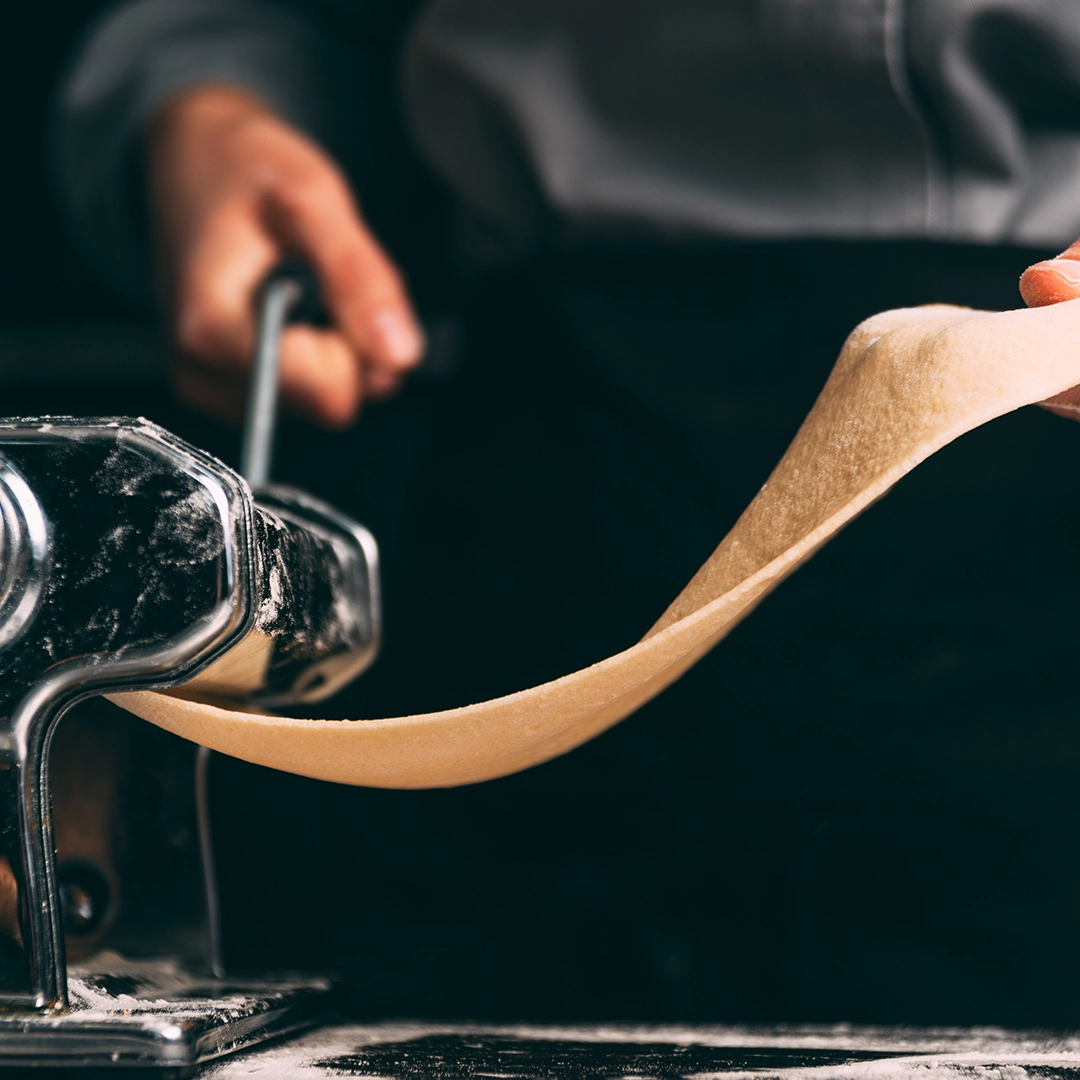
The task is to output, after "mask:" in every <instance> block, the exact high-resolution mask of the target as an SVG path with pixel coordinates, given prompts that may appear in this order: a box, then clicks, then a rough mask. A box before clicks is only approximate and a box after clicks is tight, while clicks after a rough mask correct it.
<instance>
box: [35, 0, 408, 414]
mask: <svg viewBox="0 0 1080 1080" xmlns="http://www.w3.org/2000/svg"><path fill="white" fill-rule="evenodd" d="M341 58H342V53H341V50H340V49H336V48H335V47H334V46H332V45H330V44H328V43H326V42H325V41H322V40H321V39H320V38H319V36H318V34H317V33H316V32H315V31H314V29H313V28H312V27H310V26H308V25H307V24H306V23H305V22H304V21H303V20H301V19H299V18H297V17H295V16H293V15H291V14H289V13H287V12H285V11H283V10H282V9H279V8H277V7H274V6H272V5H269V4H266V5H264V4H261V3H258V2H256V0H140V2H138V3H134V4H130V5H127V6H125V7H123V8H121V9H120V10H119V11H118V12H116V13H115V14H113V15H112V16H111V17H110V18H109V19H107V20H106V21H105V22H104V23H103V24H102V25H101V26H99V27H98V28H97V30H96V31H95V32H94V33H93V34H92V35H91V37H90V38H89V40H88V42H87V44H86V46H85V47H84V49H83V51H82V53H81V54H80V57H79V59H78V61H77V63H76V65H75V67H74V69H73V71H72V73H71V75H70V77H69V78H68V79H67V81H66V82H65V84H64V87H63V88H62V90H61V93H60V96H59V101H58V108H57V124H56V133H55V139H54V147H55V161H56V173H57V182H58V187H59V190H60V195H61V199H62V201H63V203H64V204H65V207H66V209H67V211H68V215H69V218H70V219H71V222H72V226H73V229H74V232H75V234H76V236H77V237H78V238H79V239H80V240H81V242H82V246H83V248H84V250H86V252H87V254H88V256H89V258H90V259H91V261H92V262H94V263H95V264H96V265H97V266H98V268H99V269H100V270H101V271H102V272H103V273H105V274H106V275H107V276H108V277H110V278H111V279H112V280H113V282H114V283H115V284H118V285H119V286H120V287H121V288H126V290H127V291H128V292H129V293H138V292H140V291H141V292H142V293H143V294H147V293H149V292H150V291H151V288H150V286H149V283H150V281H151V279H152V276H156V278H157V281H158V291H159V294H160V296H161V299H162V300H163V302H164V305H165V307H166V309H167V311H168V312H169V316H170V318H171V320H172V323H173V326H174V330H175V336H176V339H177V343H178V345H179V350H180V356H179V361H178V364H177V367H176V386H177V389H178V391H179V393H180V394H181V396H182V397H183V398H184V399H185V400H187V401H188V402H190V403H191V404H193V405H195V406H196V407H199V408H202V409H204V410H206V411H208V412H211V413H213V414H215V415H218V416H221V417H223V418H227V419H230V420H235V419H237V418H238V417H239V414H240V411H241V406H242V399H243V396H244V393H245V387H246V365H247V363H248V360H249V353H250V348H251V342H252V338H253V323H252V311H251V308H252V297H253V295H254V291H255V289H256V287H257V285H258V283H259V281H260V280H261V279H262V277H263V276H264V275H265V273H266V272H267V271H268V270H269V269H270V268H271V267H272V266H273V265H274V263H275V262H277V261H278V260H279V259H280V258H281V257H282V256H283V255H286V254H299V255H301V256H303V257H305V258H307V259H308V260H309V261H310V262H311V264H312V266H313V268H314V270H315V271H316V273H317V275H318V277H319V279H320V282H321V285H322V288H323V292H324V299H325V301H326V304H327V307H328V309H329V311H330V314H331V316H332V318H333V320H334V329H332V330H326V331H317V330H313V329H302V328H294V329H290V330H289V331H288V332H287V334H286V339H285V342H284V346H283V351H282V372H281V377H282V390H283V398H284V400H285V402H286V404H288V405H290V406H291V407H292V408H294V409H295V410H296V411H298V412H301V413H302V414H304V415H306V416H308V417H310V418H311V419H314V420H316V421H318V422H321V423H324V424H328V425H330V426H340V425H343V424H347V423H349V422H350V421H351V420H352V419H353V418H354V417H355V415H356V412H357V410H358V409H359V406H360V403H361V400H362V399H363V398H364V397H365V396H368V397H378V396H382V395H385V394H387V393H389V392H391V391H392V390H393V389H394V387H395V386H396V385H397V384H398V382H399V381H400V379H401V377H402V376H403V374H404V373H405V372H406V371H407V370H408V369H409V368H411V367H412V366H414V365H415V364H416V363H417V362H418V360H419V358H420V354H421V352H422V348H423V343H422V339H421V335H420V331H419V329H418V326H417V322H416V319H415V316H414V315H413V312H412V309H411V305H410V303H409V301H408V298H407V296H406V293H405V290H404V287H403V285H402V282H401V280H400V276H399V274H398V273H397V271H396V269H395V268H394V266H393V265H392V263H391V262H390V260H389V259H388V257H387V256H386V255H385V253H384V252H383V251H382V250H381V248H380V247H379V245H378V243H377V241H376V240H375V239H374V237H373V236H372V235H371V233H370V232H369V230H368V229H367V228H366V226H365V225H364V223H363V221H362V219H361V217H360V214H359V212H358V210H357V207H356V204H355V202H354V199H353V197H352V195H351V193H350V191H349V187H348V184H347V182H346V180H345V178H344V177H343V175H342V173H341V171H340V169H339V168H338V166H337V165H336V164H335V162H334V161H333V160H332V158H331V157H330V155H329V154H328V153H327V151H326V150H325V149H323V148H322V145H320V143H321V141H322V139H323V136H325V135H328V134H331V132H330V128H331V126H332V124H333V122H334V117H333V109H332V107H331V104H332V103H331V101H330V99H331V98H332V97H333V94H332V93H331V92H330V90H329V89H328V87H329V86H330V85H331V84H330V82H329V81H328V80H327V79H326V75H327V68H328V66H329V65H331V64H333V63H338V64H339V65H340V63H341ZM338 122H339V123H340V118H338ZM140 189H145V198H144V199H142V200H140V199H139V198H137V197H135V196H138V195H141V194H143V191H142V190H140ZM140 205H142V206H144V212H143V213H142V214H140V213H139V207H140ZM148 233H151V234H152V246H153V247H154V248H155V251H156V256H157V258H156V264H157V266H156V269H157V273H156V275H151V272H150V263H149V255H148V252H149V250H150V247H151V242H150V241H151V237H148V235H147V234H148Z"/></svg>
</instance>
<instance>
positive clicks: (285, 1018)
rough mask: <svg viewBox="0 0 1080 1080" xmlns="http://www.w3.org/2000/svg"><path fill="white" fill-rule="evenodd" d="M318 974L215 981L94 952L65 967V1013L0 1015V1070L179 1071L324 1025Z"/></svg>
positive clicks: (323, 991)
mask: <svg viewBox="0 0 1080 1080" xmlns="http://www.w3.org/2000/svg"><path fill="white" fill-rule="evenodd" d="M332 991H333V984H332V983H331V982H330V980H329V979H325V978H319V977H296V978H278V979H273V980H260V979H233V978H225V979H216V978H214V977H213V976H210V975H203V974H194V973H192V972H189V971H187V970H185V969H184V968H183V967H181V966H180V965H178V964H176V963H175V962H172V961H169V960H125V959H124V958H123V957H121V956H120V955H119V954H117V953H108V952H104V953H99V954H98V955H97V956H96V957H93V958H92V959H91V960H89V961H87V962H86V963H83V964H77V965H72V966H71V967H70V968H69V970H68V993H69V996H70V1002H71V1007H70V1011H69V1012H66V1013H55V1012H54V1013H49V1014H44V1015H42V1014H33V1013H25V1012H24V1013H3V1014H0V1067H12V1066H38V1067H40V1066H54V1067H55V1066H67V1067H95V1066H96V1067H108V1068H110V1069H114V1068H122V1067H136V1068H138V1067H141V1068H147V1067H151V1068H166V1069H169V1070H174V1071H176V1072H178V1073H180V1074H181V1075H182V1074H183V1071H184V1070H186V1069H191V1068H194V1067H195V1066H197V1065H201V1064H203V1063H204V1062H207V1061H211V1060H213V1059H214V1058H218V1057H221V1056H222V1055H224V1054H231V1053H233V1052H234V1051H236V1050H242V1049H245V1048H248V1047H251V1046H254V1045H256V1044H257V1043H261V1042H265V1041H266V1040H267V1039H272V1038H276V1037H278V1036H280V1035H286V1034H289V1033H291V1032H295V1031H299V1030H302V1029H304V1028H308V1027H312V1026H314V1025H315V1024H317V1023H319V1022H320V1021H321V1020H324V1019H326V1018H327V1013H328V1004H329V995H330V994H331V993H332Z"/></svg>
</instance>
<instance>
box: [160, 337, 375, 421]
mask: <svg viewBox="0 0 1080 1080" xmlns="http://www.w3.org/2000/svg"><path fill="white" fill-rule="evenodd" d="M247 368H248V364H247V363H246V362H245V363H243V364H236V365H229V366H225V365H222V364H218V363H215V362H214V361H209V362H208V361H206V360H204V359H202V358H200V357H199V356H197V355H194V354H190V353H189V354H186V355H182V356H181V357H179V358H178V360H177V363H176V365H175V368H174V371H173V387H174V390H175V392H176V394H177V396H178V397H179V398H180V399H181V400H182V401H184V402H185V403H186V404H188V405H191V406H192V407H193V408H196V409H199V410H201V411H203V412H207V413H209V414H211V415H212V416H215V417H216V418H217V419H219V420H223V421H224V422H225V423H227V424H230V425H233V426H237V425H239V424H240V423H241V422H242V421H243V418H244V413H245V409H246V407H247V398H248V390H249V379H248V372H247ZM279 393H280V400H281V404H282V405H283V406H284V407H285V408H286V409H287V410H288V411H289V412H292V413H295V414H297V415H299V416H302V417H304V418H305V419H308V420H311V421H313V422H314V423H317V424H319V425H321V426H323V427H328V428H334V429H340V428H346V427H348V426H349V425H350V424H352V423H353V422H354V421H355V420H356V417H357V415H358V414H359V412H360V406H361V404H362V402H363V400H364V398H365V393H364V390H363V386H362V378H361V371H360V367H359V365H358V364H357V363H356V357H355V355H354V353H353V351H352V348H351V347H350V345H349V343H348V342H347V341H346V340H345V338H344V337H343V336H342V335H341V334H340V333H338V332H337V331H334V330H319V329H316V328H315V327H311V326H291V327H289V328H288V329H287V330H286V331H285V333H284V334H283V335H282V341H281V366H280V372H279Z"/></svg>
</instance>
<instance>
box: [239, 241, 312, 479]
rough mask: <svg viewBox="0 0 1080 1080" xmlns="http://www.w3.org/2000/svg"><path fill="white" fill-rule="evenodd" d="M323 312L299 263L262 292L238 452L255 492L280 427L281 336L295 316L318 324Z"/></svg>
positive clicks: (282, 270)
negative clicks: (278, 412) (278, 410)
mask: <svg viewBox="0 0 1080 1080" xmlns="http://www.w3.org/2000/svg"><path fill="white" fill-rule="evenodd" d="M319 311H320V305H319V298H318V285H317V283H316V281H315V277H314V275H313V274H312V272H311V270H310V269H309V268H308V267H307V266H306V265H305V264H304V263H302V262H300V261H299V260H295V259H290V260H287V261H286V262H283V263H281V264H280V265H279V266H278V267H277V268H276V269H274V270H273V271H271V273H270V275H269V276H268V277H267V278H266V280H265V281H264V282H263V284H262V285H261V287H260V288H259V291H258V294H257V299H256V320H255V351H254V355H253V356H252V361H251V385H250V390H249V392H248V403H247V412H246V415H245V418H244V435H243V444H242V446H241V452H240V473H241V475H242V476H243V477H244V479H245V480H247V482H248V483H249V484H250V485H251V487H252V488H260V487H265V486H266V485H267V484H268V483H269V482H270V468H271V465H272V464H273V456H274V432H275V429H276V427H277V407H278V382H279V371H280V368H281V335H282V333H283V332H284V329H285V326H286V324H287V323H288V321H289V317H290V316H291V315H293V314H295V313H300V314H302V315H304V316H305V317H307V318H311V319H312V320H313V321H315V320H317V319H318V314H319Z"/></svg>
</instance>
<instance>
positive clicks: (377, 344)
mask: <svg viewBox="0 0 1080 1080" xmlns="http://www.w3.org/2000/svg"><path fill="white" fill-rule="evenodd" d="M267 214H268V218H269V222H268V224H269V225H270V227H271V229H272V230H273V231H274V232H275V233H276V234H277V235H280V236H281V238H282V241H283V243H284V244H285V245H286V246H288V247H289V248H290V249H292V250H295V251H298V252H299V253H300V254H301V255H303V256H304V257H305V258H307V259H308V261H309V262H310V263H311V264H312V266H313V267H314V269H315V271H316V273H317V274H318V277H319V282H320V285H321V287H322V291H323V300H324V302H325V304H326V307H327V309H328V311H329V313H330V315H331V317H332V319H333V321H334V323H335V325H336V326H337V327H338V328H339V329H340V330H341V332H342V334H343V335H344V337H345V339H346V340H347V341H348V342H349V344H350V345H351V346H352V348H353V350H354V352H355V354H356V356H357V358H358V360H359V361H360V363H361V366H362V368H363V375H364V385H365V388H366V390H367V391H368V393H369V394H371V395H373V396H380V395H382V394H385V393H386V392H387V391H388V390H389V389H391V388H392V387H394V386H396V385H397V383H399V382H400V380H401V379H402V378H403V376H404V375H405V374H407V373H408V372H409V371H410V370H411V369H412V368H414V367H415V366H416V365H417V364H418V363H419V362H420V359H421V358H422V356H423V352H424V340H423V334H422V332H421V330H420V327H419V324H418V322H417V319H416V316H415V314H414V313H413V309H412V305H411V303H410V302H409V298H408V295H407V293H406V290H405V286H404V284H403V282H402V280H401V276H400V274H399V273H398V271H397V269H396V268H395V266H394V264H393V263H392V262H391V261H390V259H389V258H388V257H387V255H386V253H385V252H384V251H383V250H382V248H381V246H380V245H379V243H378V242H377V241H376V240H375V238H374V236H372V234H371V232H370V231H369V230H368V229H367V227H366V226H365V224H364V223H363V221H362V219H361V218H360V215H359V212H358V211H357V209H356V206H355V204H354V203H353V200H352V196H351V195H350V193H349V190H348V187H347V186H346V184H345V183H344V181H343V180H342V179H341V178H340V177H339V176H338V175H337V174H336V172H333V171H330V170H323V171H320V172H318V173H317V174H313V175H311V176H307V177H304V178H302V179H298V180H297V181H295V182H293V183H292V184H290V185H288V186H287V187H283V188H281V189H280V190H277V191H274V192H272V193H271V195H270V197H269V199H268V206H267Z"/></svg>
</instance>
